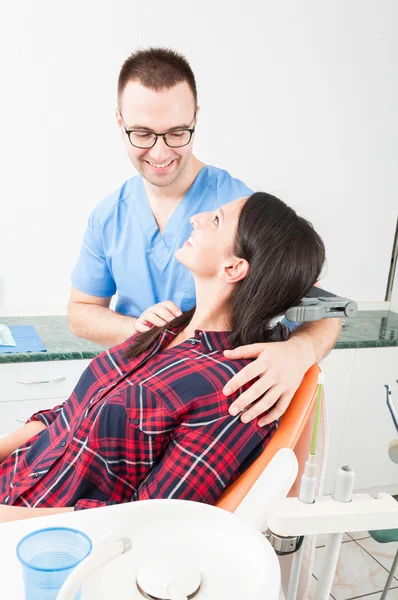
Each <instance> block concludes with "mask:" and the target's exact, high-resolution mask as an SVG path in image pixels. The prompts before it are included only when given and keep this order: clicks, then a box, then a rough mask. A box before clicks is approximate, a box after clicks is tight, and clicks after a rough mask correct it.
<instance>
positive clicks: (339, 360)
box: [319, 349, 355, 494]
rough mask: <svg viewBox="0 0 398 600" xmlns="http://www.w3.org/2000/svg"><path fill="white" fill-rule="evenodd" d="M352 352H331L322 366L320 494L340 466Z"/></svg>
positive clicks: (330, 487) (326, 490)
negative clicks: (325, 435) (323, 407)
mask: <svg viewBox="0 0 398 600" xmlns="http://www.w3.org/2000/svg"><path fill="white" fill-rule="evenodd" d="M354 359H355V349H346V350H344V349H341V350H332V352H331V353H330V354H329V356H327V357H326V358H325V359H324V360H323V361H322V362H321V363H320V365H319V366H320V367H321V369H322V371H323V373H324V374H325V402H326V413H327V432H328V444H327V459H326V473H325V481H324V485H323V493H324V494H331V493H332V490H333V483H334V477H335V474H336V470H337V468H338V467H339V466H340V465H339V455H340V450H341V444H342V438H343V425H344V421H345V418H346V411H347V405H348V397H349V392H350V383H351V376H352V369H353V366H354Z"/></svg>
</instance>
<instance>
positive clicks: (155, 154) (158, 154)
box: [149, 137, 170, 163]
mask: <svg viewBox="0 0 398 600" xmlns="http://www.w3.org/2000/svg"><path fill="white" fill-rule="evenodd" d="M149 156H151V157H152V159H153V161H154V162H157V163H161V162H162V159H165V158H167V157H168V156H170V149H169V147H168V146H167V144H166V142H165V141H164V138H162V137H158V138H157V140H156V144H155V145H154V146H152V148H151V149H150V151H149Z"/></svg>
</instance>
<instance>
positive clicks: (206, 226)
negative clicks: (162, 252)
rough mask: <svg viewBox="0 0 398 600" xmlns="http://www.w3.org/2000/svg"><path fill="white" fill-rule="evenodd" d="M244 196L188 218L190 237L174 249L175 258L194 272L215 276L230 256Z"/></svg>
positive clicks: (202, 275) (228, 260)
mask: <svg viewBox="0 0 398 600" xmlns="http://www.w3.org/2000/svg"><path fill="white" fill-rule="evenodd" d="M246 200H247V198H238V199H237V200H233V201H232V202H229V203H228V204H224V205H223V206H221V207H220V208H218V209H217V210H215V211H213V212H205V213H199V214H197V215H194V216H193V217H192V218H191V225H192V227H193V231H192V234H191V237H190V238H189V239H188V240H187V241H186V242H185V243H184V245H183V246H182V247H181V248H179V249H178V250H177V252H176V258H177V259H178V260H179V261H180V262H181V263H182V264H183V265H185V266H186V267H187V268H188V269H189V270H190V271H191V272H192V273H193V274H194V275H198V276H201V277H206V278H213V277H217V276H218V275H219V273H220V271H221V270H222V269H223V267H225V266H227V263H228V262H230V260H231V258H232V256H233V252H232V249H233V246H234V243H235V236H236V229H237V225H238V220H239V215H240V211H241V210H242V207H243V205H244V203H245V202H246Z"/></svg>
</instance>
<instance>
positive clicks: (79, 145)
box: [0, 0, 398, 314]
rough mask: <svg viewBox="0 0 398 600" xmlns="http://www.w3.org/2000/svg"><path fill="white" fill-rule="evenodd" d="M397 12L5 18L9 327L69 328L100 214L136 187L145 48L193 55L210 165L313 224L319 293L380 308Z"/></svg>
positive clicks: (210, 11) (231, 7)
mask: <svg viewBox="0 0 398 600" xmlns="http://www.w3.org/2000/svg"><path fill="white" fill-rule="evenodd" d="M397 39H398V3H397V2H395V1H394V0H390V1H388V0H378V1H377V2H376V1H374V0H337V1H335V2H329V1H326V0H313V1H305V0H301V1H297V2H293V1H291V0H290V1H288V0H285V1H284V2H276V1H271V0H268V1H265V2H264V1H263V2H260V1H256V0H252V1H246V2H231V1H228V2H220V1H218V2H215V1H213V2H208V1H205V2H203V1H202V2H197V3H193V2H189V0H181V1H171V2H159V1H155V0H151V2H142V1H137V2H136V1H133V0H119V1H117V0H114V1H113V2H112V3H111V2H108V1H105V0H99V1H98V0H97V1H92V0H90V1H88V0H85V1H77V0H73V1H71V0H69V1H61V0H58V1H57V0H35V1H34V2H33V1H28V0H26V1H25V2H22V1H19V2H17V1H16V0H13V2H7V3H5V2H4V3H2V7H1V9H0V87H1V95H0V105H1V110H0V206H1V213H0V215H1V224H2V226H1V235H0V256H1V259H0V314H6V313H8V314H10V313H13V314H18V313H20V314H22V313H23V312H25V311H27V310H32V307H33V311H37V312H40V311H43V310H44V312H46V311H56V310H60V311H63V310H64V307H65V303H66V301H67V297H68V292H69V275H70V272H71V270H72V268H73V266H74V263H75V260H76V258H77V255H78V251H79V247H80V242H81V238H82V235H83V232H84V228H85V225H86V220H87V217H88V214H89V212H90V211H91V209H92V208H93V207H94V205H95V204H96V203H97V202H98V201H99V200H100V199H101V198H102V197H103V196H104V195H106V194H107V193H109V192H111V191H112V190H113V189H114V188H116V187H117V186H118V185H119V184H120V183H121V182H122V181H123V180H125V179H126V178H128V177H130V176H131V175H132V174H134V172H133V170H132V167H131V166H130V164H129V162H128V160H127V158H126V156H125V153H124V148H123V145H122V142H121V140H120V139H119V135H118V132H117V130H116V126H115V123H114V106H115V98H116V93H115V90H116V81H117V76H118V72H119V69H120V66H121V64H122V62H123V61H124V59H125V58H126V57H127V55H128V54H129V52H130V51H132V50H133V49H135V48H137V47H138V46H147V45H166V46H172V47H174V48H177V49H179V50H181V51H183V52H184V53H186V55H187V57H188V59H189V60H190V62H191V64H192V67H193V69H194V72H195V74H196V77H197V83H198V89H199V100H200V104H201V107H202V111H201V119H200V125H199V127H198V131H197V137H196V141H195V146H196V154H197V156H198V157H199V158H201V159H202V160H203V161H205V162H208V163H211V164H215V165H217V166H220V167H223V168H226V169H228V170H229V171H230V172H231V173H232V174H233V175H234V176H236V177H239V178H241V179H243V180H244V181H245V182H246V183H248V184H249V185H251V186H252V187H253V188H255V189H260V190H264V191H269V192H272V193H274V194H276V195H279V196H280V197H281V198H282V199H284V200H285V201H287V202H288V203H291V204H292V205H293V206H294V207H295V208H297V210H298V211H299V212H300V213H301V214H303V216H306V217H307V218H309V219H310V220H312V221H313V223H314V225H315V227H316V228H317V229H318V230H319V232H320V233H321V235H322V236H323V237H324V240H325V242H326V246H327V250H328V256H329V261H328V270H327V274H326V277H325V279H324V285H325V287H328V288H329V289H332V290H334V291H336V292H339V293H341V294H344V295H347V296H349V297H352V298H355V299H357V300H365V301H367V300H383V299H384V294H385V288H386V283H387V274H388V268H389V257H390V253H391V247H392V242H393V234H394V226H395V221H396V215H397V210H398V201H397V191H398V169H397V155H398V152H397V144H398V142H397V140H398V110H397V106H398V94H397V92H398V77H397V73H398V42H397Z"/></svg>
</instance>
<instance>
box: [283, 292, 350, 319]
mask: <svg viewBox="0 0 398 600" xmlns="http://www.w3.org/2000/svg"><path fill="white" fill-rule="evenodd" d="M357 311H358V305H357V303H356V302H354V301H353V300H349V299H348V298H343V297H341V296H336V295H335V294H332V293H331V292H328V291H327V290H323V289H322V288H319V287H316V286H314V287H312V288H311V290H310V291H309V293H308V295H307V296H306V297H305V298H303V299H302V301H301V302H300V304H299V305H298V306H292V307H291V308H289V309H288V310H287V311H286V319H288V321H292V322H303V321H318V320H319V319H329V318H331V317H340V318H341V317H353V316H354V315H356V313H357Z"/></svg>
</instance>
